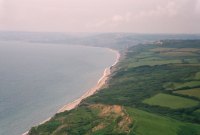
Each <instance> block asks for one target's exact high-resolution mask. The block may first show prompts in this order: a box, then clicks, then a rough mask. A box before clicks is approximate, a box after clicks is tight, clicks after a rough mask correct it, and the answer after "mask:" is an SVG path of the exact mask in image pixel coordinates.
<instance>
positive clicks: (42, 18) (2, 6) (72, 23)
mask: <svg viewBox="0 0 200 135" xmlns="http://www.w3.org/2000/svg"><path fill="white" fill-rule="evenodd" d="M199 24H200V0H192V1H191V0H165V1H163V0H149V1H145V0H126V1H123V0H110V1H105V0H84V1H78V0H60V1H59V2H58V1H56V0H15V1H11V0H0V31H28V32H70V33H75V32H88V33H95V32H98V33H104V32H105V33H107V32H128V33H150V34H151V33H154V34H156V33H161V34H163V33H170V34H176V33H185V34H199V33H200V27H199Z"/></svg>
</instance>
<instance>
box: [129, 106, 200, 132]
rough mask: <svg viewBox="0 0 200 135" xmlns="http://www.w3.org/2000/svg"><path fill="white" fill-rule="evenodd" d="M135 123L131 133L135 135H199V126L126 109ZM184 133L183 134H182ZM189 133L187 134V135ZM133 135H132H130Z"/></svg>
mask: <svg viewBox="0 0 200 135" xmlns="http://www.w3.org/2000/svg"><path fill="white" fill-rule="evenodd" d="M127 112H128V114H129V115H130V116H131V117H132V119H133V120H134V121H135V125H134V129H133V130H132V133H135V134H136V135H199V134H200V125H196V124H189V123H182V122H180V121H177V120H173V119H171V118H168V117H162V116H159V115H155V114H152V113H148V112H145V111H141V110H138V109H134V108H127ZM182 131H184V133H182ZM188 133H189V134H188ZM132 135H133V134H132Z"/></svg>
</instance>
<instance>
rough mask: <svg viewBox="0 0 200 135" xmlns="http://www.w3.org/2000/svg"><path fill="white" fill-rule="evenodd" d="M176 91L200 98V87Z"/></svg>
mask: <svg viewBox="0 0 200 135" xmlns="http://www.w3.org/2000/svg"><path fill="white" fill-rule="evenodd" d="M174 93H177V94H182V95H187V96H192V97H197V98H199V99H200V88H196V89H188V90H178V91H174Z"/></svg>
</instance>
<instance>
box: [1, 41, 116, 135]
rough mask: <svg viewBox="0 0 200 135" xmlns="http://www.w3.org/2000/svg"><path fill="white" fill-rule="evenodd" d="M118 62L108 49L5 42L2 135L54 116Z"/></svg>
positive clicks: (18, 132) (13, 134)
mask: <svg viewBox="0 0 200 135" xmlns="http://www.w3.org/2000/svg"><path fill="white" fill-rule="evenodd" d="M115 60H116V54H115V53H114V52H113V51H110V50H109V49H106V48H99V47H88V46H82V45H69V44H50V43H48V44H47V43H30V42H23V41H0V135H21V134H22V133H24V132H26V131H27V130H29V129H30V128H31V127H32V126H35V125H38V124H39V123H40V122H42V121H44V120H46V119H47V118H49V117H51V116H53V115H54V114H55V113H56V112H57V111H58V110H59V109H60V108H62V107H63V106H64V105H65V104H67V103H70V102H72V101H74V100H75V99H77V98H79V97H80V96H81V95H83V94H84V93H85V92H86V91H87V90H88V89H90V88H91V87H94V86H95V85H96V83H97V81H98V80H99V78H100V77H101V76H102V75H103V71H104V69H105V68H106V67H109V66H111V65H112V64H113V63H114V62H115Z"/></svg>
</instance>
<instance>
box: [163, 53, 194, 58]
mask: <svg viewBox="0 0 200 135" xmlns="http://www.w3.org/2000/svg"><path fill="white" fill-rule="evenodd" d="M161 55H162V56H170V57H182V56H196V54H195V53H192V52H164V53H161Z"/></svg>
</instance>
